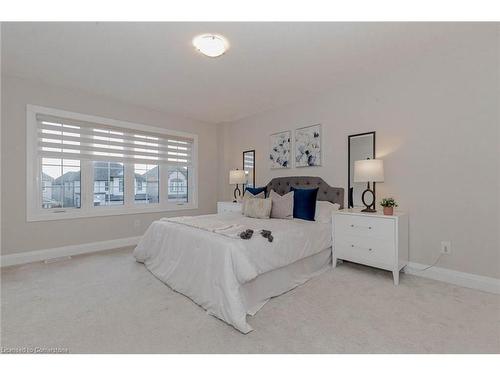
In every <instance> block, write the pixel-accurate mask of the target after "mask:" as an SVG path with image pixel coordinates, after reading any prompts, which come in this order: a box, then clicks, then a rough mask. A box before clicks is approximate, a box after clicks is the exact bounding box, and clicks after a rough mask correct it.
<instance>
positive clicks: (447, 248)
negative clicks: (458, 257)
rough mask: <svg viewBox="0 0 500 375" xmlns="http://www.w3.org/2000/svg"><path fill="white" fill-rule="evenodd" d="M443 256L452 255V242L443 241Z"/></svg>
mask: <svg viewBox="0 0 500 375" xmlns="http://www.w3.org/2000/svg"><path fill="white" fill-rule="evenodd" d="M441 254H445V255H450V254H451V241H441Z"/></svg>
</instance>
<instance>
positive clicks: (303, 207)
mask: <svg viewBox="0 0 500 375" xmlns="http://www.w3.org/2000/svg"><path fill="white" fill-rule="evenodd" d="M292 191H293V217H294V218H297V219H304V220H309V221H314V215H315V214H316V197H317V196H318V188H316V189H295V188H294V187H292Z"/></svg>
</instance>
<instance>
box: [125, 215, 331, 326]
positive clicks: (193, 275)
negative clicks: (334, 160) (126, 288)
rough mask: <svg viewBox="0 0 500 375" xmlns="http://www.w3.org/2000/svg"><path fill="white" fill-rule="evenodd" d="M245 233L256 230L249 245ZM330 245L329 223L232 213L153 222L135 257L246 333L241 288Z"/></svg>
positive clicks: (208, 310)
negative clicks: (269, 235) (266, 234)
mask: <svg viewBox="0 0 500 375" xmlns="http://www.w3.org/2000/svg"><path fill="white" fill-rule="evenodd" d="M247 228H250V229H253V230H254V235H253V237H252V238H251V239H250V240H242V239H240V238H239V237H237V236H236V235H235V234H237V233H239V231H241V230H240V229H247ZM261 229H267V230H271V231H272V234H273V237H274V241H273V242H268V240H267V239H265V238H263V237H262V236H261V235H260V234H259V233H258V232H259V231H260V230H261ZM220 231H222V233H220ZM331 245H332V237H331V224H322V223H317V222H310V221H305V220H300V219H293V220H284V219H253V218H248V217H245V216H243V215H241V214H238V213H228V214H222V215H203V216H197V217H193V218H192V219H189V218H182V219H180V218H174V219H162V220H159V221H155V222H153V223H152V224H151V226H150V227H149V228H148V230H147V231H146V233H145V234H144V236H143V238H142V239H141V241H140V242H139V244H138V245H137V247H136V249H135V251H134V256H135V258H136V259H137V261H139V262H142V263H144V264H145V266H146V267H147V268H148V270H150V271H151V273H153V274H154V275H155V276H156V277H157V278H159V279H160V280H161V281H163V282H164V283H166V284H167V285H169V286H170V287H171V288H172V289H174V290H176V291H178V292H180V293H182V294H184V295H186V296H188V297H189V298H191V299H192V300H193V301H194V302H196V303H197V304H199V305H201V306H202V307H203V308H205V309H206V310H207V312H208V313H209V314H211V315H214V316H216V317H218V318H220V319H222V320H224V321H225V322H227V323H229V324H231V325H232V326H234V327H235V328H236V329H238V330H239V331H241V332H243V333H247V332H250V331H251V330H252V328H251V327H250V325H249V324H248V323H247V321H246V315H247V311H245V306H244V303H243V301H242V298H241V295H240V286H241V285H243V284H245V283H247V282H249V281H251V280H253V279H254V278H256V277H257V276H259V275H261V274H263V273H266V272H268V271H272V270H275V269H278V268H281V267H284V266H287V265H289V264H292V263H294V262H296V261H298V260H300V259H303V258H306V257H308V256H311V255H314V254H317V253H319V252H320V251H322V250H324V249H326V248H328V247H330V246H331Z"/></svg>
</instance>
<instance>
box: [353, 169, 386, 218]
mask: <svg viewBox="0 0 500 375" xmlns="http://www.w3.org/2000/svg"><path fill="white" fill-rule="evenodd" d="M383 181H384V162H383V161H382V160H380V159H366V160H356V161H355V162H354V182H366V183H367V187H366V190H365V191H363V195H362V196H361V200H362V201H363V204H364V205H365V206H366V208H365V209H363V210H361V212H377V211H376V210H375V192H374V191H373V190H371V189H370V182H373V185H374V186H375V182H383ZM369 193H371V195H372V201H371V203H370V204H367V203H366V201H365V196H366V194H369Z"/></svg>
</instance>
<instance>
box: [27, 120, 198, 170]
mask: <svg viewBox="0 0 500 375" xmlns="http://www.w3.org/2000/svg"><path fill="white" fill-rule="evenodd" d="M37 123H38V153H39V155H40V156H42V157H46V158H63V159H89V160H109V161H119V162H125V163H127V162H130V163H142V164H169V165H176V166H189V165H191V163H192V150H193V139H191V138H186V137H180V136H171V135H166V134H162V133H152V132H145V131H140V130H134V129H130V128H124V127H117V126H109V125H102V124H96V123H91V122H85V121H78V120H71V119H66V118H60V117H54V116H49V115H43V114H38V115H37Z"/></svg>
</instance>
